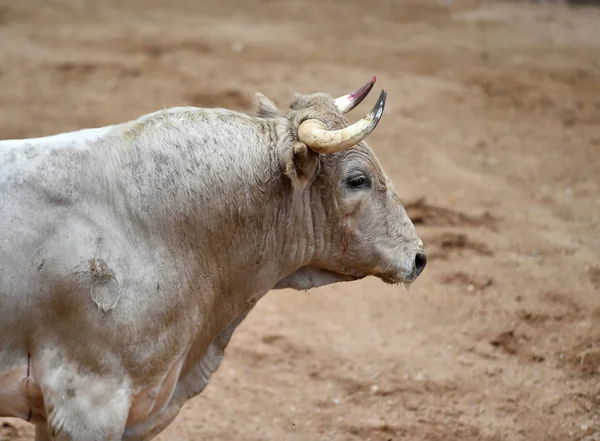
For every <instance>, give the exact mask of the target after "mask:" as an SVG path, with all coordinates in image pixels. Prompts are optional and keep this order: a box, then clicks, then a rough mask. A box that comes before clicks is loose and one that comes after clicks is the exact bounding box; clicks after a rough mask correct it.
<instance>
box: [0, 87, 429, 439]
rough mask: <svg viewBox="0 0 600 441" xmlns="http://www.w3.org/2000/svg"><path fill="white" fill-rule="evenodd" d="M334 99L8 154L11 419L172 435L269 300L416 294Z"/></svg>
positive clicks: (5, 202)
mask: <svg viewBox="0 0 600 441" xmlns="http://www.w3.org/2000/svg"><path fill="white" fill-rule="evenodd" d="M374 81H375V79H373V80H371V81H370V82H368V83H367V84H366V85H365V86H363V87H362V88H361V89H359V90H358V91H357V92H355V93H354V94H350V95H346V96H343V97H340V98H337V99H333V98H331V97H330V96H329V95H326V94H321V93H316V94H310V95H297V96H296V99H295V101H294V102H293V103H292V105H291V106H290V108H289V109H288V110H285V111H280V110H279V109H277V108H276V107H275V105H274V104H273V103H272V102H271V101H269V100H268V99H267V98H265V97H264V96H262V95H260V94H258V95H257V105H258V111H257V112H256V114H252V115H251V114H244V113H239V112H233V111H229V110H225V109H201V108H193V107H184V108H171V109H167V110H163V111H159V112H156V113H152V114H149V115H145V116H143V117H141V118H139V119H137V120H134V121H130V122H126V123H123V124H119V125H114V126H109V127H104V128H99V129H89V130H82V131H79V132H74V133H66V134H61V135H57V136H50V137H45V138H36V139H24V140H9V141H1V142H0V198H1V201H2V202H1V205H0V219H1V220H2V221H1V223H0V336H1V341H0V344H1V345H0V416H12V417H18V418H22V419H23V420H26V421H29V422H31V423H33V424H35V425H36V440H37V441H45V440H49V439H55V440H69V441H71V440H77V441H87V440H111V441H112V440H120V439H124V440H141V439H151V438H153V437H154V436H155V435H156V434H158V433H159V432H161V431H162V430H163V429H164V428H165V427H167V426H168V425H169V424H170V423H171V421H173V419H174V418H175V417H176V415H177V414H178V413H179V411H180V409H181V407H182V406H183V405H184V404H185V402H186V401H187V400H189V399H190V398H192V397H194V396H196V395H197V394H199V393H200V392H201V391H202V390H203V389H204V388H205V386H206V384H207V383H208V381H209V378H210V376H211V374H212V373H213V372H214V371H215V370H216V369H217V368H218V366H219V363H220V361H221V359H222V357H223V353H224V349H225V347H226V346H227V344H228V342H229V339H230V338H231V335H232V333H233V331H234V330H235V328H236V327H237V326H238V325H239V324H240V322H241V321H242V320H243V319H244V317H245V316H246V314H247V313H248V312H249V311H250V309H251V308H252V307H253V305H254V304H255V303H256V301H257V300H258V299H259V298H260V297H261V296H263V295H264V294H265V293H267V292H268V291H269V290H271V289H273V288H295V289H308V288H310V287H315V286H321V285H326V284H330V283H335V282H340V281H350V280H357V279H360V278H363V277H366V276H376V277H379V278H380V279H382V280H383V281H385V282H387V283H407V284H408V283H412V282H413V281H414V280H415V279H416V278H417V277H418V275H419V274H420V272H421V271H422V270H423V267H424V266H425V263H426V258H425V254H424V251H423V243H422V242H421V240H420V239H419V238H418V236H417V234H416V232H415V229H414V226H413V224H412V223H411V221H410V219H409V218H408V216H407V214H406V211H405V210H404V208H403V207H402V205H401V203H400V201H399V200H398V198H397V197H396V194H395V193H394V189H393V186H392V184H391V182H390V181H389V179H388V178H387V177H386V175H385V173H384V172H383V170H382V168H381V166H380V164H379V162H378V161H377V159H376V158H375V155H374V153H373V151H372V150H371V149H370V148H369V147H368V146H367V145H366V144H365V142H364V141H363V139H364V138H365V137H366V136H367V135H368V134H369V133H371V132H372V131H373V129H374V128H375V126H376V125H377V123H378V121H379V119H380V117H381V114H382V112H383V109H384V103H385V91H382V93H381V96H380V98H379V100H378V102H377V104H376V105H375V107H374V108H373V110H372V111H371V112H370V113H369V114H368V115H367V116H366V117H364V118H363V119H361V120H359V121H358V122H356V123H354V124H349V122H348V121H347V119H346V118H345V116H344V113H346V112H348V111H350V110H351V109H352V108H353V107H355V106H356V105H357V104H358V103H360V101H362V100H363V98H364V97H365V96H366V95H367V93H368V92H369V91H370V90H371V88H372V86H373V83H374Z"/></svg>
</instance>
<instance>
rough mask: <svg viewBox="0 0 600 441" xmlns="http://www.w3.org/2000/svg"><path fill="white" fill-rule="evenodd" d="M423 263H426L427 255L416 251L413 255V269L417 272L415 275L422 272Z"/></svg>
mask: <svg viewBox="0 0 600 441" xmlns="http://www.w3.org/2000/svg"><path fill="white" fill-rule="evenodd" d="M425 265H427V256H426V255H425V254H423V253H417V255H416V256H415V271H416V272H417V277H418V276H419V275H420V274H421V273H422V272H423V270H424V269H425Z"/></svg>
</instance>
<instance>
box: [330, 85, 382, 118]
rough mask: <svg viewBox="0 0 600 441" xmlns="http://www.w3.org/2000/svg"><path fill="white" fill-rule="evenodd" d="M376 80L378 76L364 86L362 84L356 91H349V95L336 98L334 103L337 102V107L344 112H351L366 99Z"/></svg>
mask: <svg viewBox="0 0 600 441" xmlns="http://www.w3.org/2000/svg"><path fill="white" fill-rule="evenodd" d="M375 81H377V77H376V76H373V78H371V81H369V82H368V83H366V84H365V85H364V86H362V87H361V88H360V89H358V90H357V91H356V92H353V93H349V94H348V95H343V96H340V97H338V98H336V99H335V100H334V101H333V103H334V104H335V107H337V108H338V110H339V111H340V112H342V113H348V112H350V111H351V110H352V109H354V108H355V107H356V106H358V105H359V104H360V103H361V102H362V100H364V99H365V97H366V96H367V95H368V94H369V92H370V91H371V89H372V88H373V85H374V84H375Z"/></svg>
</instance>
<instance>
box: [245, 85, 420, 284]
mask: <svg viewBox="0 0 600 441" xmlns="http://www.w3.org/2000/svg"><path fill="white" fill-rule="evenodd" d="M257 104H258V112H257V113H258V115H260V116H263V117H266V118H284V119H285V120H286V125H287V126H288V127H289V131H290V137H291V138H292V139H293V138H294V133H296V132H297V127H298V125H299V124H300V123H301V122H302V121H304V120H306V119H311V118H313V119H318V120H320V121H322V122H323V123H325V124H326V125H327V127H328V128H329V129H331V130H334V129H339V128H343V127H347V126H348V125H349V121H348V120H347V119H346V117H345V116H344V115H342V114H341V113H340V112H339V111H338V110H337V109H336V107H335V106H334V104H333V99H332V98H331V97H330V96H328V95H326V94H313V95H298V96H297V97H296V100H295V101H294V102H293V103H292V105H291V106H290V109H289V110H288V111H287V112H281V111H280V110H279V109H277V107H276V106H275V105H274V104H273V103H272V102H271V101H269V100H268V99H267V98H265V97H264V96H262V95H259V96H257ZM302 147H304V148H305V149H304V150H303V149H302ZM288 150H292V151H296V152H300V153H299V154H292V155H291V157H288V158H287V165H286V170H287V174H288V176H289V177H290V179H291V180H292V182H293V184H294V185H296V186H302V185H305V186H308V187H309V188H308V189H307V190H308V191H309V192H310V210H311V213H310V215H309V216H308V217H309V218H310V219H311V221H312V225H311V226H309V227H312V229H313V232H312V234H311V236H312V237H313V238H314V244H312V246H311V249H312V250H313V254H312V258H311V261H310V263H309V264H308V265H307V266H304V267H302V268H301V269H299V270H298V271H296V272H295V273H293V274H292V275H290V276H288V277H286V278H284V279H282V280H280V281H279V282H278V284H277V285H276V286H275V288H276V289H278V288H295V289H308V288H310V287H316V286H323V285H327V284H330V283H335V282H340V281H349V280H357V279H361V278H363V277H366V276H375V277H378V278H380V279H381V280H383V281H384V282H386V283H412V282H414V280H415V279H416V278H417V277H418V271H417V268H416V265H415V259H416V255H417V253H424V249H423V242H422V241H421V239H420V238H419V237H418V235H417V233H416V230H415V227H414V225H413V223H412V222H411V220H410V218H409V217H408V214H407V213H406V210H405V209H404V207H403V206H402V203H401V202H400V200H399V199H398V197H397V195H396V193H395V190H394V186H393V184H392V182H391V181H390V179H389V178H388V177H387V176H386V174H385V172H384V171H383V168H382V166H381V164H380V163H379V161H378V160H377V158H376V156H375V154H374V152H373V150H372V149H371V148H370V147H369V146H368V145H367V143H366V142H364V141H363V142H360V143H359V144H357V145H355V146H353V147H351V148H349V149H347V150H344V151H341V152H337V153H332V154H316V153H314V152H312V151H310V149H306V146H303V145H302V144H301V145H300V147H299V146H298V145H296V146H294V147H291V148H290V147H288Z"/></svg>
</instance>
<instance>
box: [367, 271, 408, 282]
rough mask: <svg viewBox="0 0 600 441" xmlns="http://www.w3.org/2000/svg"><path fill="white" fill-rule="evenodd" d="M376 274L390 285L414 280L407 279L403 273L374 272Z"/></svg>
mask: <svg viewBox="0 0 600 441" xmlns="http://www.w3.org/2000/svg"><path fill="white" fill-rule="evenodd" d="M374 276H375V277H377V278H378V279H380V280H381V281H383V282H384V283H387V284H388V285H399V284H401V283H403V284H407V283H408V284H410V283H412V282H413V280H410V279H406V278H405V277H404V276H403V275H400V274H397V273H392V272H388V273H378V274H374Z"/></svg>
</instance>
